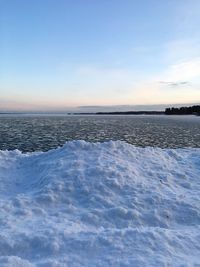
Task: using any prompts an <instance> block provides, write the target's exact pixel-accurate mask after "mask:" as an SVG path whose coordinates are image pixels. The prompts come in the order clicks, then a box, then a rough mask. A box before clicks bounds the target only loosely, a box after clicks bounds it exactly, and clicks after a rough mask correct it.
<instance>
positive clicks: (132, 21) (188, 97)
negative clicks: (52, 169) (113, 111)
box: [0, 0, 200, 110]
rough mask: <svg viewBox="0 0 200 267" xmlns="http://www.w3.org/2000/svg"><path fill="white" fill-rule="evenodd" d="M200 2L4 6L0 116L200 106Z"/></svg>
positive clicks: (46, 0)
mask: <svg viewBox="0 0 200 267" xmlns="http://www.w3.org/2000/svg"><path fill="white" fill-rule="evenodd" d="M199 25H200V1H199V0H167V1H160V0H140V1H139V0H137V1H136V0H132V1H131V0H123V1H122V0H101V1H94V0H75V1H74V0H42V1H41V0H34V1H33V0H30V1H27V0H0V109H10V110H12V109H13V110H14V109H20V110H26V109H29V110H34V109H58V110H59V109H63V108H68V107H69V108H71V107H76V106H84V105H86V106H87V105H140V104H141V105H148V104H161V103H164V104H168V103H192V102H195V103H197V102H199V101H200V34H199Z"/></svg>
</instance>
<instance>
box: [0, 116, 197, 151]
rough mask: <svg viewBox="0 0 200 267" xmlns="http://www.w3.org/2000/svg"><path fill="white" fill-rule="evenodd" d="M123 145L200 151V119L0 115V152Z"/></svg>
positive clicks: (177, 117) (176, 117)
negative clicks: (68, 144)
mask: <svg viewBox="0 0 200 267" xmlns="http://www.w3.org/2000/svg"><path fill="white" fill-rule="evenodd" d="M71 140H85V141H87V142H106V141H110V140H113V141H117V140H120V141H125V142H127V143H130V144H133V145H135V146H139V147H147V146H151V147H160V148H184V147H200V117H197V116H191V115H188V116H176V115H173V116H167V115H65V114H2V115H0V150H14V149H18V150H20V151H22V152H32V151H48V150H50V149H53V148H57V147H58V146H62V145H63V144H64V143H66V142H67V141H71Z"/></svg>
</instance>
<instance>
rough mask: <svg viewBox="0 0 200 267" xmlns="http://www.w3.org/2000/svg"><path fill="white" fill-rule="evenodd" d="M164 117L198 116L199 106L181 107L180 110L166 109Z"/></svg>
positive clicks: (199, 114) (199, 112)
mask: <svg viewBox="0 0 200 267" xmlns="http://www.w3.org/2000/svg"><path fill="white" fill-rule="evenodd" d="M165 114H166V115H190V114H194V115H198V116H200V106H191V107H181V108H166V109H165Z"/></svg>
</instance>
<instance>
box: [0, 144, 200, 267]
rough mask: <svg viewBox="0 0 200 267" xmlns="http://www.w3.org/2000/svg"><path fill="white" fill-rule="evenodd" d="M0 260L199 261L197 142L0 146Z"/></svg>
mask: <svg viewBox="0 0 200 267" xmlns="http://www.w3.org/2000/svg"><path fill="white" fill-rule="evenodd" d="M0 266H3V267H11V266H13V267H33V266H39V267H61V266H62V267H63V266H76V267H82V266H87V267H96V266H99V267H100V266H103V267H107V266H109V267H111V266H116V267H118V266H120V267H125V266H136V267H137V266H142V267H143V266H182V267H183V266H184V267H186V266H196V267H198V266H200V149H198V148H197V149H190V148H188V149H174V150H173V149H160V148H151V147H146V148H139V147H135V146H132V145H129V144H127V143H124V142H120V141H116V142H113V141H110V142H106V143H87V142H85V141H72V142H67V143H66V144H65V145H64V146H63V147H60V148H57V149H54V150H50V151H48V152H34V153H26V154H23V153H21V152H20V151H18V150H15V151H1V152H0Z"/></svg>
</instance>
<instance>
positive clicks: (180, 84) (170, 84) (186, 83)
mask: <svg viewBox="0 0 200 267" xmlns="http://www.w3.org/2000/svg"><path fill="white" fill-rule="evenodd" d="M159 83H160V84H162V85H166V86H170V87H180V86H185V85H190V82H188V81H180V82H167V81H159Z"/></svg>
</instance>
